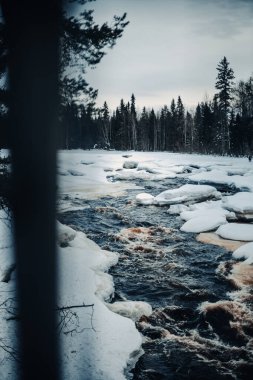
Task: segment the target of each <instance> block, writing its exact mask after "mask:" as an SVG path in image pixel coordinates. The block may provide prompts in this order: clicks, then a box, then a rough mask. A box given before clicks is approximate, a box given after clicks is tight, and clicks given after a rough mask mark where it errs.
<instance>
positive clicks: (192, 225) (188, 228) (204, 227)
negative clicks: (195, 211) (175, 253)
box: [180, 212, 227, 233]
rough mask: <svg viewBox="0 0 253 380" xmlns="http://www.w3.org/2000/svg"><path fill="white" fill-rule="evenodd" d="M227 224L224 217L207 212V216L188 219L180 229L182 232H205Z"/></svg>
mask: <svg viewBox="0 0 253 380" xmlns="http://www.w3.org/2000/svg"><path fill="white" fill-rule="evenodd" d="M225 223H227V220H226V218H225V216H222V215H220V214H219V213H216V212H209V213H207V215H201V216H197V217H194V218H192V219H189V220H188V221H187V222H186V223H184V224H183V226H182V227H181V228H180V230H181V231H184V232H194V233H200V232H207V231H213V230H215V229H216V228H217V227H219V226H220V225H222V224H225Z"/></svg>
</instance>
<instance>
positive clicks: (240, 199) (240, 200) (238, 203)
mask: <svg viewBox="0 0 253 380" xmlns="http://www.w3.org/2000/svg"><path fill="white" fill-rule="evenodd" d="M223 207H224V208H226V209H228V210H231V211H234V212H239V213H245V214H246V213H252V214H253V193H250V192H239V193H236V194H234V195H231V196H227V197H224V198H223Z"/></svg>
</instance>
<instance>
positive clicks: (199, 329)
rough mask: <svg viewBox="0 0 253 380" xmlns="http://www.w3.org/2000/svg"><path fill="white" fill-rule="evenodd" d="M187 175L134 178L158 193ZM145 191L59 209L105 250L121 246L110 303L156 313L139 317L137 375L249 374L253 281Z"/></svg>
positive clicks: (252, 366) (252, 369)
mask: <svg viewBox="0 0 253 380" xmlns="http://www.w3.org/2000/svg"><path fill="white" fill-rule="evenodd" d="M185 182H186V180H185V179H184V178H175V179H170V180H162V181H140V180H139V181H136V184H138V185H141V186H142V187H144V188H145V191H147V192H152V194H153V195H157V194H159V193H160V192H161V191H163V190H166V189H169V188H174V187H179V186H181V185H182V184H184V183H185ZM225 190H226V191H228V189H225ZM139 192H140V190H128V191H127V193H126V194H125V195H124V196H120V197H105V198H102V199H97V200H89V201H88V200H87V201H85V200H77V203H78V205H80V206H84V207H85V208H84V209H83V210H75V211H68V212H64V213H61V214H60V215H59V220H60V222H62V223H64V224H67V225H70V226H72V227H73V228H74V229H76V230H80V231H83V232H85V233H86V234H87V236H88V237H89V238H90V239H92V240H94V241H95V242H96V243H98V244H99V245H100V247H102V248H103V249H107V250H110V251H117V252H119V254H120V257H119V262H118V264H117V265H116V266H114V267H112V268H111V269H110V274H112V276H113V279H114V283H115V295H114V297H113V299H111V302H115V301H120V300H126V299H128V300H139V301H146V302H148V303H149V304H150V305H151V306H152V308H153V313H152V315H151V316H149V317H145V316H143V317H141V318H140V320H139V321H138V322H137V323H136V326H137V328H138V330H139V331H140V332H141V333H142V334H143V337H144V339H143V349H144V351H145V353H144V355H143V356H141V357H140V359H139V360H138V362H137V364H136V366H135V368H134V369H133V370H132V377H133V379H135V380H137V379H138V380H139V379H141V380H148V379H168V380H182V379H195V380H196V379H199V380H204V379H205V380H209V379H210V380H219V379H226V380H228V379H238V380H240V379H241V380H247V379H251V378H252V374H253V319H252V311H253V306H252V295H253V292H252V286H250V284H246V285H245V284H244V285H245V286H244V287H243V288H239V287H238V283H236V281H235V280H234V279H233V276H232V275H231V271H232V270H233V268H234V267H235V265H237V264H236V263H235V261H234V260H233V259H232V257H231V253H230V252H228V251H226V250H225V249H223V248H221V247H217V246H214V245H207V244H203V243H200V242H198V241H197V240H196V235H195V234H189V233H187V234H186V233H184V232H181V231H180V229H179V228H180V226H181V225H182V221H181V220H180V218H179V217H177V216H175V215H170V214H168V213H167V207H158V206H154V205H152V206H137V205H136V203H135V201H134V199H135V195H136V194H137V193H139Z"/></svg>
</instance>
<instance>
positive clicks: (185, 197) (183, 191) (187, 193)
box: [154, 185, 221, 206]
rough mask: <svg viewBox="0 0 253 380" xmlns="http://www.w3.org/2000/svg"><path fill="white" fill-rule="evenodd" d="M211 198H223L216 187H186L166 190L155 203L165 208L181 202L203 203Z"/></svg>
mask: <svg viewBox="0 0 253 380" xmlns="http://www.w3.org/2000/svg"><path fill="white" fill-rule="evenodd" d="M210 198H216V199H219V198H221V194H220V192H219V191H217V190H216V189H215V187H212V186H208V185H184V186H181V187H179V188H178V189H172V190H166V191H163V192H162V193H160V194H159V195H157V196H156V197H155V199H154V203H156V204H158V205H160V206H163V205H171V204H176V203H181V202H190V201H198V202H200V201H203V200H205V199H210Z"/></svg>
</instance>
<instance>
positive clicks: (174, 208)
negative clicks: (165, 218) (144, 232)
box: [167, 204, 189, 215]
mask: <svg viewBox="0 0 253 380" xmlns="http://www.w3.org/2000/svg"><path fill="white" fill-rule="evenodd" d="M187 210H189V207H188V206H185V205H181V204H175V205H171V206H170V208H169V209H168V210H167V213H168V214H171V215H179V214H180V213H181V212H183V211H187Z"/></svg>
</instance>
